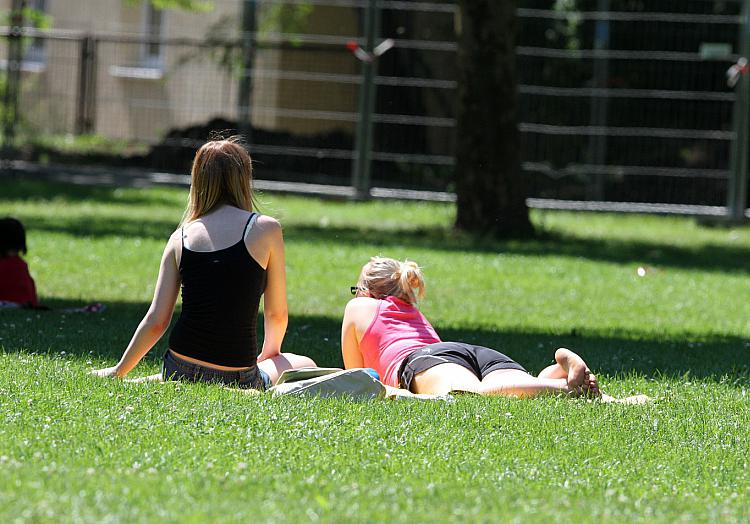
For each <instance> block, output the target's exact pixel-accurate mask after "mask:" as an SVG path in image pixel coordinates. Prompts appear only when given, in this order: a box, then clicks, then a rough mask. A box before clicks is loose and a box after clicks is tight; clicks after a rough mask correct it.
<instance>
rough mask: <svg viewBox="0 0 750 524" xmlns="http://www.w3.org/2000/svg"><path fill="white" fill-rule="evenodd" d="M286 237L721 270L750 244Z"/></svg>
mask: <svg viewBox="0 0 750 524" xmlns="http://www.w3.org/2000/svg"><path fill="white" fill-rule="evenodd" d="M285 236H286V239H287V242H294V241H297V240H299V241H304V242H340V243H344V244H353V245H363V244H366V245H370V246H373V247H385V246H409V247H413V248H422V249H433V250H438V251H470V252H478V253H502V254H512V255H523V256H536V257H543V256H569V257H576V258H583V259H589V260H597V261H604V262H613V263H629V262H637V263H642V264H647V265H654V266H658V267H675V268H682V269H699V270H704V271H721V272H739V273H748V272H750V264H748V263H747V260H748V257H750V248H747V247H743V246H736V247H735V246H726V245H720V244H704V245H702V246H700V247H698V248H694V249H691V248H686V247H680V246H670V245H663V244H657V243H653V242H645V241H634V240H628V241H622V240H599V239H588V238H581V237H576V236H569V235H561V234H559V233H548V232H547V233H545V232H542V233H540V234H539V235H538V236H537V237H536V238H534V239H530V240H524V241H520V240H508V241H498V240H492V239H485V238H476V237H472V236H469V235H465V234H460V233H456V232H454V231H451V230H447V229H445V228H421V229H413V230H398V231H392V230H391V231H389V230H383V229H377V228H370V227H362V228H357V227H326V228H321V227H314V226H293V227H289V228H285Z"/></svg>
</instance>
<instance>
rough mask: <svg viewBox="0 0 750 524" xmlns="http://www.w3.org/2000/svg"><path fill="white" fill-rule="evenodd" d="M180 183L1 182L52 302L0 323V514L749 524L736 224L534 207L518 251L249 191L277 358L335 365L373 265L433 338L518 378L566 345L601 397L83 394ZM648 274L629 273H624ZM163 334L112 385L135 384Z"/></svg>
mask: <svg viewBox="0 0 750 524" xmlns="http://www.w3.org/2000/svg"><path fill="white" fill-rule="evenodd" d="M185 199H186V191H185V190H180V189H166V188H159V189H111V188H90V187H76V186H66V185H54V184H41V183H32V182H22V181H18V180H11V179H6V180H0V216H4V215H13V216H15V217H17V218H19V219H21V220H22V221H23V222H24V223H25V224H26V226H27V228H28V237H29V253H28V256H27V261H28V263H29V266H30V268H31V271H32V275H33V276H34V278H35V279H36V282H37V287H38V290H39V294H40V299H41V301H42V302H43V303H45V304H48V305H50V306H52V307H53V308H58V309H59V308H62V307H69V306H75V305H82V304H84V303H87V302H92V301H101V302H104V303H106V304H107V305H108V309H107V310H106V311H105V312H104V313H103V314H100V315H81V314H65V313H62V312H60V311H49V312H44V311H21V310H16V311H13V310H4V311H0V350H2V351H1V352H0V522H127V523H130V522H153V521H164V522H211V521H214V522H279V523H285V524H286V523H290V522H389V523H391V522H393V523H402V522H403V523H409V524H413V523H419V522H462V523H464V522H543V523H545V524H548V523H549V522H577V521H587V522H665V523H667V522H669V523H672V522H738V523H739V522H747V521H748V520H750V469H749V468H748V460H749V459H748V457H750V443H749V442H750V438H749V437H748V435H749V434H750V398H749V397H748V386H749V385H750V363H749V359H748V356H749V355H750V278H749V277H750V230H748V229H747V228H740V229H706V228H701V227H699V226H697V225H696V224H695V223H694V222H693V221H690V220H687V219H678V218H656V217H644V216H616V215H592V214H573V213H553V212H547V213H543V214H542V213H534V214H533V219H534V222H535V224H536V225H537V227H538V230H539V231H540V235H539V237H538V238H537V239H535V240H533V241H528V242H518V241H508V242H497V241H491V240H479V239H474V238H471V237H467V236H463V235H457V234H455V233H453V232H451V230H450V224H451V221H452V217H453V212H454V211H453V208H452V207H451V206H449V205H442V204H405V203H401V202H371V203H349V202H337V201H323V200H316V199H303V198H297V197H282V196H276V195H261V198H260V200H261V202H262V209H261V211H263V212H264V213H267V214H270V215H273V216H276V217H277V218H279V219H280V220H281V221H282V223H283V224H284V228H285V236H286V240H287V266H288V285H289V307H290V323H289V331H288V333H287V337H286V340H285V345H284V348H285V350H287V351H293V352H297V353H303V354H308V355H310V356H311V357H313V358H314V359H315V360H316V361H317V362H318V363H319V364H320V365H325V366H340V365H341V359H340V355H339V348H338V337H339V322H340V317H341V313H342V311H343V308H344V305H345V304H346V302H347V300H348V299H349V298H350V297H351V295H350V294H349V286H351V285H353V284H354V283H355V280H356V277H357V274H358V271H359V268H360V267H361V265H362V264H363V263H364V262H366V261H367V259H368V258H369V257H370V256H372V255H377V254H382V255H386V256H393V257H397V258H405V257H408V258H410V259H413V260H416V261H417V262H418V263H420V264H421V265H422V266H423V267H424V268H425V271H426V275H427V286H428V289H427V296H426V298H425V300H424V302H423V304H422V309H423V311H424V312H425V313H426V314H427V316H428V317H429V318H431V319H432V320H433V323H434V324H435V327H436V328H437V330H438V331H439V332H440V333H441V335H442V336H443V338H444V339H459V340H464V341H468V342H474V343H480V344H483V345H487V346H491V347H496V348H498V349H501V350H503V351H504V352H506V353H508V354H510V355H511V356H513V357H514V358H515V359H516V360H518V361H519V362H521V363H522V364H524V365H525V366H526V367H527V368H528V369H529V370H531V371H534V372H536V371H539V370H540V369H541V368H542V367H544V366H545V365H546V364H548V363H549V362H550V358H551V356H552V353H553V350H554V348H556V347H558V346H562V345H564V346H567V347H571V348H573V349H575V350H577V351H578V352H580V353H581V354H582V355H583V356H584V358H586V359H587V361H588V362H589V364H590V365H591V367H592V368H593V369H594V370H595V371H596V372H598V374H599V375H600V379H601V383H602V387H603V389H604V391H605V392H608V393H610V394H612V395H615V396H624V395H629V394H633V393H645V394H648V395H650V396H652V397H654V398H655V401H654V402H652V403H650V404H648V405H645V406H622V405H605V404H601V403H598V402H588V401H586V400H570V399H562V398H543V399H536V400H515V399H504V398H467V397H460V398H457V400H456V401H455V402H452V403H445V402H434V403H412V402H402V401H375V402H352V401H346V400H320V399H289V398H271V397H270V396H268V395H259V396H248V395H244V394H242V393H238V392H235V391H230V390H226V389H222V388H219V387H216V386H208V385H200V384H198V385H191V384H174V383H171V384H130V383H124V382H122V381H118V380H101V379H96V378H94V377H90V376H89V375H88V374H87V371H88V370H89V369H91V368H93V367H96V366H102V365H105V364H107V365H111V364H113V363H114V362H115V361H116V360H117V359H118V358H119V356H120V355H121V353H122V351H123V349H124V347H125V345H126V344H127V342H128V340H129V338H130V336H131V335H132V332H133V330H134V329H135V327H136V325H137V323H138V321H139V320H140V318H141V317H142V315H143V314H144V313H145V311H146V309H147V307H148V304H149V302H150V299H151V294H152V292H153V288H154V281H155V277H156V271H157V268H158V261H159V258H160V255H161V252H162V249H163V245H164V243H165V241H166V238H167V237H168V236H169V234H170V232H171V231H173V230H174V228H175V227H176V224H177V223H178V222H179V219H180V217H181V214H182V210H183V206H184V203H185ZM639 267H643V268H645V269H646V273H645V276H643V277H640V276H638V274H637V269H638V268H639ZM165 349H166V346H165V341H162V342H160V343H159V345H158V346H157V347H156V348H155V349H154V350H152V352H151V354H150V355H149V356H148V357H147V358H146V359H144V361H143V362H142V363H141V364H140V365H139V366H138V368H136V370H135V371H134V373H133V375H134V376H137V375H145V374H149V373H154V372H156V371H157V370H158V368H159V361H160V357H161V355H162V354H163V352H164V350H165Z"/></svg>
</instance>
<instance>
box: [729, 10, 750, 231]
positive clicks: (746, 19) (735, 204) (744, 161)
mask: <svg viewBox="0 0 750 524" xmlns="http://www.w3.org/2000/svg"><path fill="white" fill-rule="evenodd" d="M739 55H740V56H742V57H745V58H746V59H748V60H750V0H744V2H743V5H742V25H741V26H740V36H739ZM735 90H736V93H737V98H736V101H735V103H734V111H733V115H732V121H733V127H734V142H733V144H732V155H731V160H730V174H729V186H728V188H727V215H728V216H727V218H728V219H729V220H730V221H733V222H734V221H741V220H744V219H745V209H746V208H747V176H748V172H747V168H748V158H747V154H748V152H747V149H748V138H749V137H748V124H750V121H749V120H748V111H750V75H749V74H748V73H745V74H741V75H740V77H739V80H738V81H737V84H736V86H735Z"/></svg>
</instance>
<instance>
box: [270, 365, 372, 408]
mask: <svg viewBox="0 0 750 524" xmlns="http://www.w3.org/2000/svg"><path fill="white" fill-rule="evenodd" d="M269 391H271V392H272V393H273V394H274V396H275V395H298V396H302V395H309V396H314V397H320V398H340V397H349V398H356V399H358V400H370V399H374V398H383V397H385V386H384V385H383V384H382V383H381V382H380V381H379V380H375V379H374V378H373V377H372V376H371V375H370V374H369V373H367V372H366V371H365V370H364V369H361V368H355V369H339V368H301V369H288V370H286V371H284V372H283V373H282V374H281V376H280V377H279V380H278V382H277V383H276V385H275V386H273V387H272V388H271V389H270V390H269Z"/></svg>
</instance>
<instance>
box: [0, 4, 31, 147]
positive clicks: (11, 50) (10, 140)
mask: <svg viewBox="0 0 750 524" xmlns="http://www.w3.org/2000/svg"><path fill="white" fill-rule="evenodd" d="M11 9H12V11H11V23H10V25H11V29H10V34H9V35H8V66H7V70H6V76H5V93H4V95H3V108H2V109H3V147H2V151H3V158H10V157H11V156H12V155H13V148H14V142H15V137H16V123H17V122H18V95H19V91H20V84H21V65H22V63H23V42H22V33H23V13H24V9H26V0H13V4H12V7H11Z"/></svg>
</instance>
